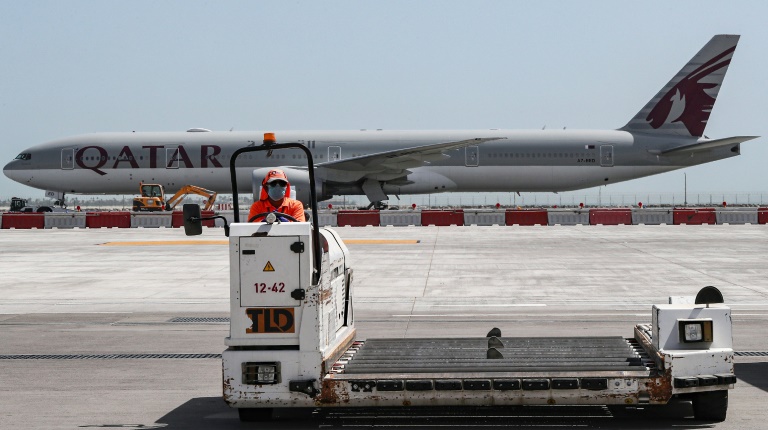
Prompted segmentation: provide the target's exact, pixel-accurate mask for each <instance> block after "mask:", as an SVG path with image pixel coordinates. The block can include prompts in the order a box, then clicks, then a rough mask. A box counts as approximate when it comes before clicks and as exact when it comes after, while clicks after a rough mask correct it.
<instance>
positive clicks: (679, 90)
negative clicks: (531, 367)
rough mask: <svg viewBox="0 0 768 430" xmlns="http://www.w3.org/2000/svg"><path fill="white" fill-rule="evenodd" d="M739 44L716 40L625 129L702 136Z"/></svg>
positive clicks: (733, 39)
mask: <svg viewBox="0 0 768 430" xmlns="http://www.w3.org/2000/svg"><path fill="white" fill-rule="evenodd" d="M738 42H739V36H738V35H729V34H720V35H716V36H715V37H713V38H712V39H711V40H710V41H709V42H708V43H707V44H706V45H704V47H703V48H701V50H700V51H699V52H698V53H697V54H696V55H694V57H693V58H692V59H691V61H689V62H688V64H686V65H685V66H684V67H683V68H682V69H681V70H680V71H679V72H678V73H677V74H676V75H675V77H673V78H672V80H670V81H669V83H667V85H665V86H664V88H662V89H661V91H659V93H658V94H656V95H655V96H654V97H653V98H652V99H651V101H649V102H648V104H646V105H645V107H643V108H642V109H641V110H640V112H638V113H637V115H635V117H634V118H632V119H631V120H630V121H629V122H628V123H627V125H625V126H624V127H622V128H621V130H624V131H630V132H632V131H635V132H643V133H652V134H673V135H679V136H693V137H701V136H702V135H703V134H704V128H705V127H706V126H707V120H708V119H709V115H710V113H711V112H712V107H713V106H714V105H715V99H717V93H718V92H719V91H720V86H721V85H722V83H723V78H724V77H725V72H727V71H728V65H729V64H731V58H732V57H733V52H734V51H735V50H736V44H737V43H738Z"/></svg>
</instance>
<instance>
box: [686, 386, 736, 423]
mask: <svg viewBox="0 0 768 430" xmlns="http://www.w3.org/2000/svg"><path fill="white" fill-rule="evenodd" d="M726 412H728V390H718V391H707V392H705V393H697V394H694V396H693V417H694V418H695V419H697V420H704V421H718V422H719V421H725V414H726Z"/></svg>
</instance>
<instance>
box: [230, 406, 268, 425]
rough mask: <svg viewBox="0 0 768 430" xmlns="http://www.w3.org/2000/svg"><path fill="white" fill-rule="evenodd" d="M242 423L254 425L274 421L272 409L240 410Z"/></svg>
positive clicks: (238, 411) (238, 410)
mask: <svg viewBox="0 0 768 430" xmlns="http://www.w3.org/2000/svg"><path fill="white" fill-rule="evenodd" d="M237 413H238V414H239V415H240V421H244V422H248V423H252V422H259V421H261V422H263V421H271V420H272V408H238V409H237Z"/></svg>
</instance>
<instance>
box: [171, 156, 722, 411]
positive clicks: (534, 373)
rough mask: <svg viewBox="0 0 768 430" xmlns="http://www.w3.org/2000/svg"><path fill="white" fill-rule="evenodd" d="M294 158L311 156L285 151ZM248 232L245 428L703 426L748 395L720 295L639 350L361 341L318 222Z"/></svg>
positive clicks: (660, 327)
mask: <svg viewBox="0 0 768 430" xmlns="http://www.w3.org/2000/svg"><path fill="white" fill-rule="evenodd" d="M284 147H300V145H298V144H295V145H294V144H280V145H273V146H272V149H280V148H284ZM260 149H266V148H262V147H254V148H243V149H241V150H239V151H243V152H246V151H256V150H260ZM307 152H308V151H307ZM307 155H308V160H310V166H311V154H307ZM234 159H235V157H233V158H232V160H231V165H230V167H231V170H232V172H233V173H232V176H233V179H232V180H233V185H236V179H235V178H234V168H233V166H234ZM233 189H234V190H236V189H237V187H236V186H233ZM233 201H234V202H237V197H236V196H235V197H234V199H233ZM315 202H316V200H313V203H315ZM315 207H316V204H313V205H312V208H313V210H314V209H315ZM194 208H196V206H194V205H185V228H186V227H189V228H190V229H191V230H194V229H195V228H196V229H197V230H198V231H199V230H200V228H199V223H197V227H196V223H195V222H196V221H198V220H199V219H200V215H199V212H195V211H194ZM188 209H189V213H187V211H188ZM198 209H199V208H198ZM237 214H238V208H237V207H236V208H235V217H236V218H237V216H238V215H237ZM238 221H239V220H238V219H236V220H235V222H234V223H233V224H232V225H230V226H229V228H230V231H229V256H230V298H231V305H230V306H231V319H230V320H231V323H230V333H229V336H228V337H227V338H226V340H225V343H226V345H227V349H226V350H225V351H224V352H223V354H222V361H223V378H224V381H223V382H224V385H223V387H224V393H223V394H224V400H225V401H226V402H227V403H228V404H229V405H230V406H232V407H235V408H237V409H238V412H239V415H240V418H241V419H242V420H244V421H257V420H266V419H269V418H270V417H271V414H272V410H273V408H294V407H340V406H342V407H394V406H480V405H495V406H503V405H585V404H599V405H605V404H619V405H664V404H666V403H668V402H669V401H670V400H671V399H673V398H675V397H677V398H688V399H690V400H691V401H692V403H693V411H694V415H695V418H697V419H704V420H713V421H720V420H723V419H725V416H726V411H727V407H728V389H729V388H733V384H734V383H735V382H736V377H735V375H734V367H733V357H734V353H733V349H732V332H731V310H730V308H729V307H727V306H725V305H724V304H722V302H723V300H722V295H720V293H719V291H717V290H716V289H714V288H712V287H705V288H704V289H702V291H701V292H700V294H699V296H697V298H696V300H695V301H694V300H690V301H685V302H684V301H682V300H679V299H675V300H672V299H670V302H671V303H670V304H661V305H654V306H653V307H652V309H651V314H652V318H651V321H652V322H651V324H638V325H636V326H635V328H634V335H633V336H632V337H629V338H624V337H621V336H615V337H604V336H600V337H577V336H568V337H520V336H503V335H502V332H501V330H499V329H497V328H494V329H492V330H491V331H490V332H489V333H488V334H487V335H485V336H483V335H479V336H477V337H462V338H457V337H453V338H452V337H433V338H414V339H410V338H406V339H400V338H398V339H370V338H369V339H356V337H355V334H356V332H355V313H354V288H353V282H352V280H353V276H352V275H353V270H352V263H351V260H350V254H349V250H348V249H347V247H346V246H345V245H344V242H343V241H342V240H341V238H340V237H339V235H338V234H337V233H336V232H334V231H333V230H332V229H328V228H320V229H319V228H318V227H317V216H316V214H314V216H313V223H314V224H312V223H298V222H279V221H278V220H277V219H276V217H275V216H268V217H267V219H266V220H265V222H261V223H240V222H238Z"/></svg>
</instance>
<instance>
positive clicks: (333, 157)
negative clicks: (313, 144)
mask: <svg viewBox="0 0 768 430" xmlns="http://www.w3.org/2000/svg"><path fill="white" fill-rule="evenodd" d="M338 160H341V146H329V147H328V161H338Z"/></svg>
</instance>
